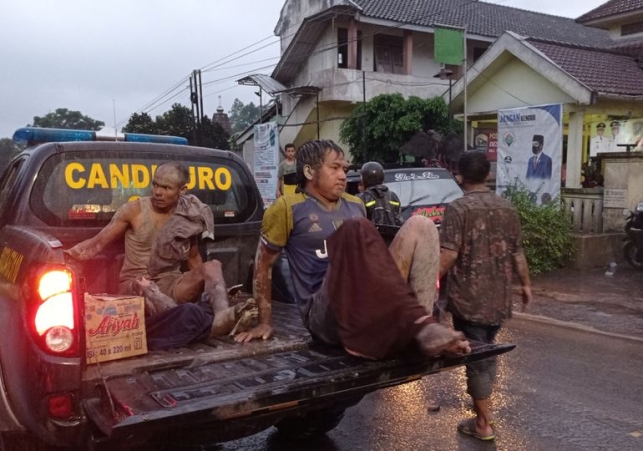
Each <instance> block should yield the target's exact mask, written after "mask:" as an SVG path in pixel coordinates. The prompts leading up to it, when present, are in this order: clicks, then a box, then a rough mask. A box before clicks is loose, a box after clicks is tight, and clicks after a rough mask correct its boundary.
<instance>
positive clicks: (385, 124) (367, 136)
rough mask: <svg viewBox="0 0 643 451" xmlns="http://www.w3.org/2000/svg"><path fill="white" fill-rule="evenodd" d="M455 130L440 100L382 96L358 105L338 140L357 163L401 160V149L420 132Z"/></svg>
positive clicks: (442, 100)
mask: <svg viewBox="0 0 643 451" xmlns="http://www.w3.org/2000/svg"><path fill="white" fill-rule="evenodd" d="M431 129H432V130H435V131H436V132H438V133H440V134H443V135H445V134H446V133H448V132H449V131H450V130H454V124H453V123H452V121H451V120H450V119H449V116H448V110H447V105H446V103H445V102H444V99H443V98H442V97H435V98H432V99H422V98H420V97H416V96H412V97H409V98H407V99H405V98H404V96H402V94H382V95H379V96H376V97H373V98H372V99H371V100H370V101H368V102H366V103H364V104H361V105H359V106H358V107H357V108H355V110H354V111H353V113H352V114H351V116H350V117H349V118H348V119H346V120H345V121H344V122H343V123H342V125H341V128H340V139H341V140H342V142H344V143H345V144H348V146H350V148H351V154H352V156H353V160H354V161H355V162H356V163H364V162H366V161H371V160H375V161H382V162H397V161H400V159H401V155H400V148H401V147H402V146H403V145H404V144H406V143H407V142H408V141H409V139H411V138H412V137H413V135H415V133H417V132H419V131H427V130H431Z"/></svg>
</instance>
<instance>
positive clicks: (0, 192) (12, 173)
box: [0, 158, 25, 213]
mask: <svg viewBox="0 0 643 451" xmlns="http://www.w3.org/2000/svg"><path fill="white" fill-rule="evenodd" d="M24 161H25V160H24V158H23V159H20V160H17V161H15V162H14V163H13V164H12V165H11V166H10V167H9V168H7V169H6V170H5V171H4V174H3V177H2V180H1V181H0V213H2V211H3V210H4V208H5V207H6V205H7V201H9V199H10V196H9V191H10V190H11V188H13V185H14V184H15V183H16V178H17V177H18V174H19V173H20V167H21V166H22V163H23V162H24Z"/></svg>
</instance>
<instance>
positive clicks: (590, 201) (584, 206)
mask: <svg viewBox="0 0 643 451" xmlns="http://www.w3.org/2000/svg"><path fill="white" fill-rule="evenodd" d="M563 201H564V202H565V208H566V209H567V210H568V211H569V212H570V213H571V216H572V227H573V231H574V233H581V234H584V235H587V234H598V233H603V189H602V188H582V189H571V188H564V189H563Z"/></svg>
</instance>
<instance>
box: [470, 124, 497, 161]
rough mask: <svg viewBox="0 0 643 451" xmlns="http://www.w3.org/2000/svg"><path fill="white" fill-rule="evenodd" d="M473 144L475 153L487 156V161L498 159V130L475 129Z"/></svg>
mask: <svg viewBox="0 0 643 451" xmlns="http://www.w3.org/2000/svg"><path fill="white" fill-rule="evenodd" d="M473 144H474V146H475V148H476V150H477V151H479V152H484V153H486V154H487V158H488V159H489V161H496V160H497V157H498V130H497V129H495V128H476V129H475V131H474V136H473Z"/></svg>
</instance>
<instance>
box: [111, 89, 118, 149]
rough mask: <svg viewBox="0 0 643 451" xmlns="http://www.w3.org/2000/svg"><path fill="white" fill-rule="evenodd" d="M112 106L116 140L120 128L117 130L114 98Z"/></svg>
mask: <svg viewBox="0 0 643 451" xmlns="http://www.w3.org/2000/svg"><path fill="white" fill-rule="evenodd" d="M112 108H113V110H114V141H116V140H118V130H116V99H112Z"/></svg>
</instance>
